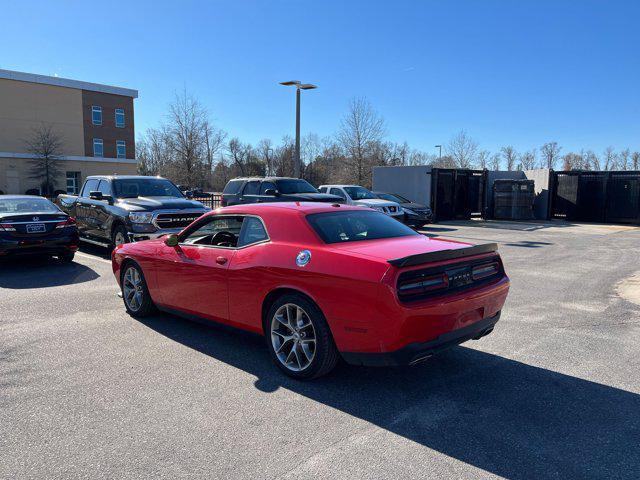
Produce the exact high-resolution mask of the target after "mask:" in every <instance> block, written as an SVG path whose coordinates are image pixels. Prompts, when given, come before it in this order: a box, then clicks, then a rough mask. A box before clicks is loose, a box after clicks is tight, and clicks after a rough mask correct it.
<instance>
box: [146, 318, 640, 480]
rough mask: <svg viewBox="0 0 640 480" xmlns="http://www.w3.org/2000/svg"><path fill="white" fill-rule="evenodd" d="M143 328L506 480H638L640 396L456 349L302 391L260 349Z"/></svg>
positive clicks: (204, 330) (181, 328) (239, 338)
mask: <svg viewBox="0 0 640 480" xmlns="http://www.w3.org/2000/svg"><path fill="white" fill-rule="evenodd" d="M139 321H140V322H141V323H142V324H144V325H146V326H147V327H149V328H151V329H153V330H155V331H156V332H158V333H160V334H162V335H164V336H166V337H168V338H170V339H171V340H174V341H176V342H179V343H181V344H183V345H185V346H187V347H189V348H192V349H194V350H197V351H199V352H201V353H203V354H204V355H208V356H210V357H212V358H215V359H217V360H220V361H222V362H225V363H227V364H229V365H232V366H233V367H235V368H239V369H242V370H244V371H245V372H248V373H250V374H251V375H254V376H255V377H257V380H256V382H255V386H256V388H258V389H259V390H261V391H265V392H272V391H275V390H277V389H279V388H286V389H288V390H291V391H292V392H295V393H297V394H299V395H303V396H305V397H308V398H310V399H312V400H315V401H317V402H320V403H322V404H325V405H327V406H330V407H332V408H336V409H338V410H341V411H343V412H345V413H348V414H350V415H353V416H355V417H358V418H361V419H363V420H366V421H368V422H371V423H372V424H374V425H377V426H378V427H380V428H384V429H386V430H388V431H390V432H393V433H395V434H397V435H401V436H403V437H405V438H407V439H410V440H412V441H414V442H417V443H419V444H421V445H424V446H426V447H429V448H431V449H434V450H437V451H439V452H442V453H443V454H445V455H447V456H450V457H453V458H456V459H458V460H460V461H463V462H466V463H468V464H470V465H473V466H475V467H478V468H481V469H483V470H486V471H488V472H491V473H493V474H495V475H499V476H502V477H505V478H510V479H530V478H537V479H547V478H549V479H550V478H583V479H596V478H614V477H615V478H629V479H631V478H634V479H636V478H639V477H640V442H639V441H638V439H639V438H640V415H638V412H640V395H638V394H635V393H632V392H628V391H625V390H621V389H618V388H614V387H609V386H607V385H602V384H598V383H595V382H591V381H587V380H582V379H580V378H576V377H572V376H570V375H565V374H562V373H558V372H553V371H551V370H547V369H544V368H539V367H535V366H532V365H527V364H524V363H521V362H517V361H514V360H509V359H507V358H504V357H501V356H498V355H492V354H489V353H484V352H481V351H477V350H474V349H471V348H465V347H457V348H454V349H452V350H449V351H447V352H444V353H442V354H440V355H439V356H436V357H434V358H433V359H431V360H430V361H429V362H428V363H424V364H421V365H418V366H414V367H406V368H405V367H397V368H365V367H350V366H347V365H341V366H339V367H338V369H336V370H335V371H334V372H333V373H332V374H330V375H328V376H326V377H322V378H320V379H317V380H314V381H309V382H300V381H296V380H293V379H290V378H288V377H286V376H285V375H284V374H282V373H281V372H280V371H279V370H278V369H277V368H276V367H275V366H274V365H273V364H272V363H271V360H270V359H269V357H268V354H267V350H266V348H265V346H264V340H263V339H262V338H261V337H259V336H257V335H252V334H246V333H242V332H236V331H229V330H228V329H226V328H211V327H210V326H208V325H206V326H205V325H200V324H197V323H193V322H190V321H187V320H183V319H180V318H177V317H174V316H171V315H165V314H159V315H156V316H153V317H149V318H145V319H140V320H139Z"/></svg>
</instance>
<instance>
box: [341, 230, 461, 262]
mask: <svg viewBox="0 0 640 480" xmlns="http://www.w3.org/2000/svg"><path fill="white" fill-rule="evenodd" d="M469 245H470V244H469V243H463V242H456V241H450V240H443V239H440V238H430V237H425V236H423V235H412V236H409V237H397V238H387V239H381V240H364V241H361V242H349V243H342V244H332V245H331V246H332V247H334V248H336V249H338V250H344V251H348V252H353V253H357V254H359V255H365V256H367V257H374V258H377V259H380V260H384V261H385V262H386V261H387V260H393V259H395V258H400V257H408V256H409V255H417V254H420V253H431V252H439V251H442V250H454V249H457V248H465V247H468V246H469Z"/></svg>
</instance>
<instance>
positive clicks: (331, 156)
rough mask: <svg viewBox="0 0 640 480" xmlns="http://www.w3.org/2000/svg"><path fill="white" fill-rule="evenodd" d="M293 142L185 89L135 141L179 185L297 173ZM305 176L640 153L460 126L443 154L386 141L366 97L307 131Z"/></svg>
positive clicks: (636, 165)
mask: <svg viewBox="0 0 640 480" xmlns="http://www.w3.org/2000/svg"><path fill="white" fill-rule="evenodd" d="M294 157H295V142H294V139H293V138H292V137H290V136H285V137H283V138H282V139H281V140H280V142H279V143H274V142H273V141H272V140H271V139H263V140H261V141H260V142H258V143H257V145H251V144H250V143H247V142H243V141H242V140H241V139H239V138H237V137H230V136H229V134H228V133H227V132H225V131H224V130H223V129H221V128H219V127H217V126H216V125H214V124H213V123H212V121H211V119H210V116H209V114H208V112H207V109H206V108H205V107H204V106H203V105H202V104H201V103H200V102H199V101H198V100H197V99H196V98H194V97H193V96H191V95H189V94H188V93H187V92H184V91H183V92H181V93H179V94H176V97H175V99H174V101H173V102H172V103H171V104H170V105H169V108H168V112H167V115H166V118H165V120H164V121H163V122H161V124H160V125H159V126H157V127H155V128H150V129H148V130H147V132H145V134H144V135H143V136H142V138H141V139H140V140H139V141H138V142H137V144H136V158H138V160H139V171H140V173H141V174H144V175H162V176H164V177H167V178H170V179H171V180H173V181H174V182H175V183H177V184H182V185H187V186H189V187H192V188H194V187H201V188H204V189H207V190H214V191H221V190H222V189H223V188H224V186H225V184H226V183H227V181H228V180H229V179H231V178H234V177H237V176H264V175H276V176H291V175H292V174H293V171H294V168H293V165H294ZM300 157H301V161H302V166H301V175H302V177H303V178H305V179H307V180H308V181H309V182H311V183H313V184H315V185H320V184H323V183H355V184H358V185H364V186H367V187H371V178H372V175H371V172H372V169H373V167H375V166H402V165H431V166H434V167H442V168H478V169H485V168H486V169H489V170H530V169H535V168H552V169H556V170H558V169H560V170H638V169H640V152H636V151H634V152H631V151H630V150H629V149H624V150H621V151H615V150H614V148H613V147H608V148H606V149H605V150H604V152H602V153H600V154H598V153H596V152H594V151H592V150H580V151H579V152H573V151H569V152H563V148H562V147H561V146H560V145H559V144H558V143H557V142H555V141H550V142H547V143H544V144H543V145H541V146H540V147H538V148H533V149H531V150H527V151H523V152H518V151H517V150H516V149H515V148H514V147H513V146H511V145H506V146H504V147H502V148H500V150H499V151H497V152H490V151H488V150H485V149H481V148H480V145H479V143H478V142H477V141H476V140H475V139H473V138H472V137H471V136H469V135H468V134H467V132H465V131H460V132H459V133H457V134H455V135H454V136H453V137H452V138H451V139H450V140H449V142H448V143H447V144H446V145H443V154H442V156H439V155H435V154H433V153H427V152H425V151H422V150H419V149H414V148H411V147H410V146H409V145H408V143H407V142H403V143H397V142H392V141H388V140H387V129H386V124H385V121H384V119H383V117H382V116H381V115H380V114H379V113H378V112H376V110H375V109H374V108H373V106H372V105H371V104H370V103H369V102H368V101H367V100H366V99H363V98H357V99H353V100H352V101H351V102H350V103H349V106H348V109H347V112H346V113H345V115H344V117H343V118H342V120H341V122H340V125H339V128H338V131H337V132H336V133H335V134H334V135H331V136H328V137H323V138H321V137H319V136H318V135H316V134H314V133H310V134H307V135H305V136H303V137H302V138H301V147H300Z"/></svg>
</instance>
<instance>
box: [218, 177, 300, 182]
mask: <svg viewBox="0 0 640 480" xmlns="http://www.w3.org/2000/svg"><path fill="white" fill-rule="evenodd" d="M238 180H242V181H261V180H270V181H274V180H304V178H294V177H236V178H232V179H231V180H229V181H230V182H234V181H238ZM305 182H306V180H305Z"/></svg>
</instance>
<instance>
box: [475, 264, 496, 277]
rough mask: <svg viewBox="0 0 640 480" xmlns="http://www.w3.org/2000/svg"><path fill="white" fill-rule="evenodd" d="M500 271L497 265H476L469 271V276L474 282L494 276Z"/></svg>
mask: <svg viewBox="0 0 640 480" xmlns="http://www.w3.org/2000/svg"><path fill="white" fill-rule="evenodd" d="M499 271H500V267H499V266H498V264H497V263H488V264H484V265H478V266H476V267H473V269H472V270H471V276H472V278H473V279H474V280H482V279H483V278H487V277H490V276H492V275H495V274H496V273H498V272H499Z"/></svg>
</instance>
